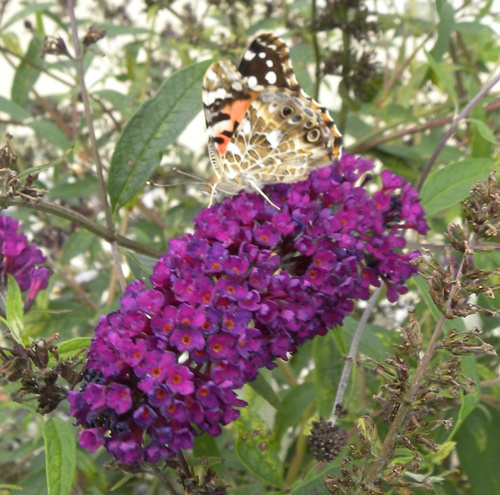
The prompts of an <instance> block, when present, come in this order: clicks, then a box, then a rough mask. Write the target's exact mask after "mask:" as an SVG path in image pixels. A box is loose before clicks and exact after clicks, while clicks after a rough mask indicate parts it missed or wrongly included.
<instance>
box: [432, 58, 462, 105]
mask: <svg viewBox="0 0 500 495" xmlns="http://www.w3.org/2000/svg"><path fill="white" fill-rule="evenodd" d="M424 52H425V51H424ZM425 56H426V57H427V61H428V62H429V65H430V67H431V69H432V70H433V71H434V74H435V75H436V76H437V78H438V80H437V81H436V84H438V85H439V86H440V87H441V91H442V92H443V93H446V94H448V95H449V96H450V98H451V99H452V101H453V102H454V103H455V105H456V104H457V103H458V94H457V92H456V90H455V81H454V80H453V77H452V75H451V74H450V73H449V72H448V71H450V70H451V68H452V67H453V66H452V65H451V64H449V63H448V62H444V61H443V62H441V63H440V62H438V61H437V60H436V59H435V58H434V57H433V56H432V54H431V53H429V52H425Z"/></svg>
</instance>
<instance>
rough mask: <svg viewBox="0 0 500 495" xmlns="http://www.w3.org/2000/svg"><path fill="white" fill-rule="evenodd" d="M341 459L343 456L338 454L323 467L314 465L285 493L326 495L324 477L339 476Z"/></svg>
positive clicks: (293, 494)
mask: <svg viewBox="0 0 500 495" xmlns="http://www.w3.org/2000/svg"><path fill="white" fill-rule="evenodd" d="M344 452H345V450H344ZM343 458H344V456H343V455H342V454H340V455H339V457H338V458H337V459H335V460H334V461H333V462H328V463H324V464H323V465H321V464H317V463H314V466H313V467H312V468H311V469H310V470H309V472H308V473H307V474H306V476H305V478H304V479H300V480H299V481H297V482H296V483H295V484H294V485H293V486H292V487H291V489H290V490H289V491H287V493H288V494H289V495H312V494H317V495H326V494H327V493H328V492H327V490H326V488H325V475H329V476H341V475H342V473H341V471H340V463H341V460H342V459H343Z"/></svg>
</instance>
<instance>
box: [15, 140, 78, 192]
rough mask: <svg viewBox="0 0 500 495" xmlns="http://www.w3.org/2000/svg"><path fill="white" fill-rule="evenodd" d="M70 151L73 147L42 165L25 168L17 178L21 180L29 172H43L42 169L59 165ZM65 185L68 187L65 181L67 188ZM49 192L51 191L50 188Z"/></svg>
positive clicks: (71, 151)
mask: <svg viewBox="0 0 500 495" xmlns="http://www.w3.org/2000/svg"><path fill="white" fill-rule="evenodd" d="M71 153H73V148H68V149H67V150H66V151H65V152H64V153H63V154H61V155H58V156H57V158H56V159H55V160H54V161H53V162H49V163H44V164H43V165H36V166H34V167H30V168H27V169H25V170H24V171H23V172H21V173H20V174H18V175H17V178H18V179H20V180H21V179H24V178H25V177H27V176H28V175H30V174H39V173H40V172H43V171H44V170H49V169H51V168H54V167H57V166H59V165H61V164H62V163H63V162H65V161H66V160H67V159H68V156H69V155H70V154H71ZM67 187H68V184H67V183H65V184H64V188H65V189H67ZM51 192H52V189H51ZM54 197H57V198H58V197H59V196H55V195H54Z"/></svg>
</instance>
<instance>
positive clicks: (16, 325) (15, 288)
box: [5, 274, 28, 344]
mask: <svg viewBox="0 0 500 495" xmlns="http://www.w3.org/2000/svg"><path fill="white" fill-rule="evenodd" d="M5 313H6V320H7V326H8V327H9V330H10V331H11V333H12V336H13V337H14V338H15V339H16V341H17V342H19V343H20V344H27V343H28V337H27V335H25V333H24V323H23V316H24V311H23V298H22V295H21V289H20V288H19V285H17V282H16V279H15V278H14V277H13V276H12V275H10V274H9V275H8V281H7V298H6V301H5Z"/></svg>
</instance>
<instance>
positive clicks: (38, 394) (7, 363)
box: [0, 332, 82, 414]
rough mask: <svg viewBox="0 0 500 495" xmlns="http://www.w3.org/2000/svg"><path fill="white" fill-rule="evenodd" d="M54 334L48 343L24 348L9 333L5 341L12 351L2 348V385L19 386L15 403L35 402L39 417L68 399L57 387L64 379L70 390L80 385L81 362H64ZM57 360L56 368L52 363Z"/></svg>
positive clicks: (0, 369) (38, 341) (0, 374)
mask: <svg viewBox="0 0 500 495" xmlns="http://www.w3.org/2000/svg"><path fill="white" fill-rule="evenodd" d="M58 338H59V334H55V335H54V336H52V337H50V338H49V339H47V340H42V339H40V340H36V341H34V342H32V343H31V344H29V345H26V346H23V345H21V344H20V343H18V342H17V341H16V340H15V339H14V338H13V337H12V335H11V334H10V333H9V332H7V333H6V335H5V339H6V340H8V341H10V342H11V343H12V347H9V348H7V347H0V362H1V364H0V384H5V383H7V382H11V383H12V382H20V384H21V388H19V390H16V391H15V392H12V394H11V397H12V400H14V401H15V402H19V403H23V402H27V401H30V400H34V399H36V400H37V402H38V407H37V410H38V412H39V413H40V414H47V413H49V412H51V411H53V410H54V409H55V408H56V407H57V406H58V404H59V403H60V402H61V401H63V400H65V399H66V395H67V388H66V387H63V386H62V385H60V384H59V383H58V379H59V377H61V378H63V379H64V380H65V381H66V382H67V383H68V385H69V386H70V388H73V386H74V385H76V384H77V383H78V382H79V381H81V373H80V372H79V371H78V370H77V368H78V367H79V365H80V364H81V362H82V361H81V360H80V359H78V358H75V359H69V360H66V361H64V360H62V359H61V358H60V357H59V355H58V353H57V346H56V345H54V344H53V342H54V340H56V339H58ZM54 360H55V364H53V365H51V362H52V361H54Z"/></svg>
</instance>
